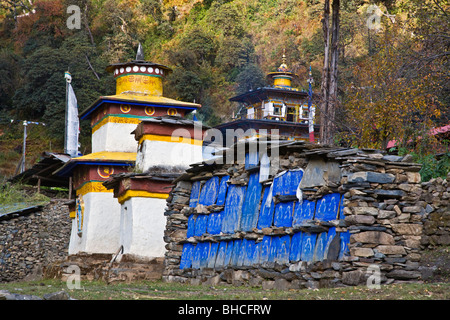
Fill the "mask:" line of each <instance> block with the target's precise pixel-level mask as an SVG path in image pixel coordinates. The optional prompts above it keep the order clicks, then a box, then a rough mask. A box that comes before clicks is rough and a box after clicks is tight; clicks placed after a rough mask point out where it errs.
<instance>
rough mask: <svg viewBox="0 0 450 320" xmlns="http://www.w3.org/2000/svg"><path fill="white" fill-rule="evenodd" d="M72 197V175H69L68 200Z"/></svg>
mask: <svg viewBox="0 0 450 320" xmlns="http://www.w3.org/2000/svg"><path fill="white" fill-rule="evenodd" d="M71 199H72V177H69V200H71Z"/></svg>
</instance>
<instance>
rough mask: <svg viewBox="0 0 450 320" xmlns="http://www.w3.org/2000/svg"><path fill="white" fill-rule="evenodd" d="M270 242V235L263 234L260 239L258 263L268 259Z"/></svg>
mask: <svg viewBox="0 0 450 320" xmlns="http://www.w3.org/2000/svg"><path fill="white" fill-rule="evenodd" d="M271 244H272V237H270V236H264V237H263V239H262V241H261V252H260V254H259V263H263V262H267V261H269V255H270V245H271Z"/></svg>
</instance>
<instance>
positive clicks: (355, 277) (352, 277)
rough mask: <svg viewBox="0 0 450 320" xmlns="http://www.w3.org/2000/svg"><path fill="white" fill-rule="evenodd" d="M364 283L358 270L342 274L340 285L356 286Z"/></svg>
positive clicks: (362, 276)
mask: <svg viewBox="0 0 450 320" xmlns="http://www.w3.org/2000/svg"><path fill="white" fill-rule="evenodd" d="M363 281H364V274H363V272H362V271H360V270H354V271H349V272H343V273H342V283H344V284H347V285H350V286H356V285H358V284H360V283H361V282H363Z"/></svg>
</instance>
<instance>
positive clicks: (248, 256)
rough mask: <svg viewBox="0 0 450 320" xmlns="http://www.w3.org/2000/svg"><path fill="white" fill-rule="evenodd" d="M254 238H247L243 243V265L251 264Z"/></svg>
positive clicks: (254, 244)
mask: <svg viewBox="0 0 450 320" xmlns="http://www.w3.org/2000/svg"><path fill="white" fill-rule="evenodd" d="M255 247H256V243H255V240H247V242H246V244H245V258H244V264H243V265H244V266H251V265H252V264H253V260H254V255H255Z"/></svg>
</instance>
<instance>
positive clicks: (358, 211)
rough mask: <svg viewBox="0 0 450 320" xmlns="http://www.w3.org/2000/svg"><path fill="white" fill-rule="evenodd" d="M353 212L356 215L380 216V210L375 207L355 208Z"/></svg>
mask: <svg viewBox="0 0 450 320" xmlns="http://www.w3.org/2000/svg"><path fill="white" fill-rule="evenodd" d="M353 212H354V213H355V214H357V215H358V214H369V215H371V216H376V215H378V208H374V207H354V208H353Z"/></svg>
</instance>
